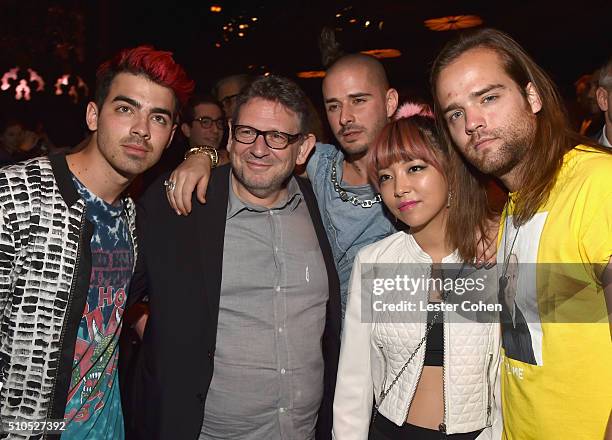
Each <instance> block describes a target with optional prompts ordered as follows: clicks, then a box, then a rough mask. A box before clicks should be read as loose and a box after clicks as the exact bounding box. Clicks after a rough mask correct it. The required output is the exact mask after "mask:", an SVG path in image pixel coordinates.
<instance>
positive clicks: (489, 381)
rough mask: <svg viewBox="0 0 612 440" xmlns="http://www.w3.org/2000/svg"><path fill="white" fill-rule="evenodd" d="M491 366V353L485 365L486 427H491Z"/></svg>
mask: <svg viewBox="0 0 612 440" xmlns="http://www.w3.org/2000/svg"><path fill="white" fill-rule="evenodd" d="M492 364H493V353H489V364H488V365H487V422H486V424H487V426H491V394H492V386H491V365H492Z"/></svg>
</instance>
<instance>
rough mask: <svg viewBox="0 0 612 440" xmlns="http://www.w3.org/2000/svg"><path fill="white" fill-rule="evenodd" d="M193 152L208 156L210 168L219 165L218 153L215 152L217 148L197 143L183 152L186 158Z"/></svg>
mask: <svg viewBox="0 0 612 440" xmlns="http://www.w3.org/2000/svg"><path fill="white" fill-rule="evenodd" d="M193 154H205V155H207V156H208V157H210V167H211V168H214V167H216V166H217V165H219V153H217V150H216V149H215V148H213V147H210V146H208V145H198V146H197V147H193V148H190V149H189V150H187V152H186V153H185V159H187V158H188V157H189V156H191V155H193Z"/></svg>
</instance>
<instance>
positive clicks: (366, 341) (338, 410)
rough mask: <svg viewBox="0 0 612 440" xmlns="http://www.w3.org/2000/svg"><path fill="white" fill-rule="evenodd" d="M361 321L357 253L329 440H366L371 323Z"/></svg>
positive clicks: (370, 393) (370, 388)
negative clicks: (331, 439)
mask: <svg viewBox="0 0 612 440" xmlns="http://www.w3.org/2000/svg"><path fill="white" fill-rule="evenodd" d="M361 321H362V320H361V259H360V254H357V257H355V262H354V264H353V272H352V273H351V279H350V282H349V292H348V303H347V308H346V317H345V319H344V327H343V331H342V344H341V345H340V347H341V348H340V362H339V365H338V378H337V380H336V393H335V397H334V424H333V438H334V439H337V440H346V439H363V440H366V439H367V438H368V430H369V425H370V416H371V413H372V402H373V395H374V392H373V384H372V374H371V368H372V367H371V362H370V338H371V332H372V324H371V323H369V322H365V323H364V322H361Z"/></svg>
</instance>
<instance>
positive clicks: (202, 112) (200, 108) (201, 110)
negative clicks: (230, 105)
mask: <svg viewBox="0 0 612 440" xmlns="http://www.w3.org/2000/svg"><path fill="white" fill-rule="evenodd" d="M193 110H194V113H195V114H196V117H198V116H207V115H211V114H212V115H218V114H221V113H222V111H221V108H220V107H219V106H218V105H217V104H213V103H212V102H202V103H200V104H197V105H196V106H195V107H194V108H193Z"/></svg>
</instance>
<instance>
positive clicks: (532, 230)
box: [498, 145, 612, 440]
mask: <svg viewBox="0 0 612 440" xmlns="http://www.w3.org/2000/svg"><path fill="white" fill-rule="evenodd" d="M512 212H513V202H512V194H511V195H510V201H509V202H508V204H507V205H506V209H505V211H504V215H503V216H502V227H501V228H500V246H499V249H498V267H499V266H500V265H501V267H500V270H504V267H505V268H510V267H511V265H509V264H508V263H507V262H508V261H511V260H514V261H515V262H518V263H519V264H518V265H515V266H516V267H518V268H519V269H518V271H520V272H519V274H518V275H517V276H516V278H517V279H518V281H517V284H516V286H517V287H515V289H516V296H515V301H514V304H515V306H514V307H515V308H514V315H513V316H514V318H513V319H514V320H515V321H514V322H515V323H518V324H514V325H515V326H516V327H515V328H517V329H521V328H522V331H520V332H518V330H517V333H515V334H514V338H510V337H508V339H505V340H504V351H503V353H504V357H503V362H502V409H503V415H504V436H503V438H504V439H509V440H528V439H538V440H549V439H550V440H560V439H568V440H577V439H589V440H591V439H603V435H604V431H605V427H606V423H607V421H608V416H609V415H610V410H611V408H612V342H611V340H610V327H609V324H608V316H607V312H606V304H605V298H604V295H603V289H602V287H601V284H600V283H599V279H600V277H601V272H602V270H603V268H604V267H605V265H607V264H608V262H609V261H610V258H611V257H612V154H607V153H604V152H601V151H598V150H596V149H593V148H590V147H586V146H583V145H579V146H577V147H575V148H574V149H573V150H571V151H569V152H568V153H566V155H565V157H564V161H563V167H562V168H561V170H560V172H559V176H558V178H557V182H556V184H555V186H554V188H553V190H552V192H551V194H550V197H549V199H548V201H547V202H546V203H545V205H544V206H542V207H541V208H540V209H539V210H538V213H537V214H536V215H535V216H534V217H533V218H532V219H530V220H529V221H528V222H527V223H526V224H524V225H522V226H520V227H519V228H518V230H517V229H516V228H515V227H514V226H513V224H512ZM510 255H512V258H509V256H510ZM523 263H525V264H523ZM526 263H537V265H536V264H526ZM551 263H552V264H551ZM559 263H563V264H559ZM512 271H513V273H512V274H510V275H511V276H514V275H516V274H515V273H514V271H515V270H514V269H512ZM506 272H507V269H506ZM520 323H522V326H521V324H520ZM525 323H526V325H525ZM526 328H527V329H528V331H526V330H525V329H526Z"/></svg>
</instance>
